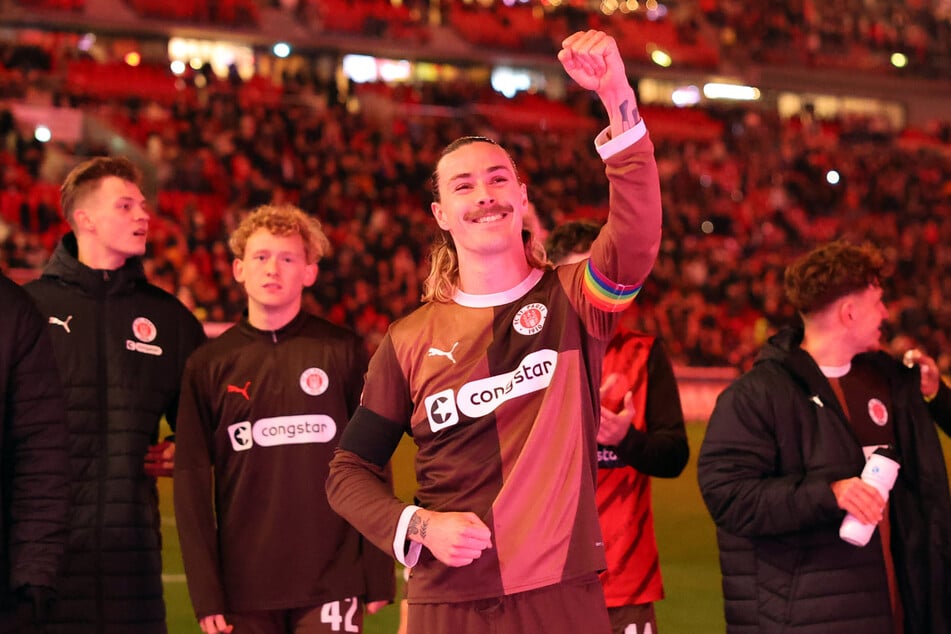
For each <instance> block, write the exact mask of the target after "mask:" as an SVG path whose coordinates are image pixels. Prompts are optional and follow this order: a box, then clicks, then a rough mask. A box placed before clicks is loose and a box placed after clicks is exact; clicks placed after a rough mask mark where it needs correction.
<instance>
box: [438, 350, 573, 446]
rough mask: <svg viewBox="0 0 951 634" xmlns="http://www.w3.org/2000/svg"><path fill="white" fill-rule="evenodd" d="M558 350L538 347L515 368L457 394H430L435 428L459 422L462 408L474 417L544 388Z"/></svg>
mask: <svg viewBox="0 0 951 634" xmlns="http://www.w3.org/2000/svg"><path fill="white" fill-rule="evenodd" d="M557 364H558V353H557V352H556V351H554V350H550V349H545V350H537V351H535V352H533V353H531V354H529V355H526V357H525V358H524V359H522V361H521V362H520V363H519V364H518V366H517V367H516V368H515V369H514V370H512V371H511V372H506V373H505V374H497V375H495V376H490V377H486V378H484V379H479V380H477V381H471V382H469V383H466V384H465V385H463V386H462V387H461V388H459V391H458V392H457V393H456V394H454V393H453V390H443V391H441V392H439V393H437V394H433V395H431V396H428V397H426V399H425V401H424V405H425V407H426V416H427V418H428V419H429V428H430V429H431V430H432V431H433V432H437V431H439V430H441V429H445V428H447V427H451V426H453V425H455V424H457V423H458V422H459V412H462V413H463V414H465V415H466V416H468V417H470V418H479V417H481V416H485V415H487V414H491V413H492V412H494V411H495V410H496V409H497V408H498V407H499V406H500V405H501V404H502V403H505V402H506V401H509V400H511V399H513V398H517V397H519V396H524V395H526V394H531V393H532V392H538V391H540V390H544V389H545V388H547V387H548V386H549V385H550V384H551V377H552V376H553V375H554V372H555V367H556V365H557Z"/></svg>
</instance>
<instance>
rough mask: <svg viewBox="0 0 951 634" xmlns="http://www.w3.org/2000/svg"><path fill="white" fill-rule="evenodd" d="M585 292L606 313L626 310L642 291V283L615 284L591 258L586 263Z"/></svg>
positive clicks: (589, 299)
mask: <svg viewBox="0 0 951 634" xmlns="http://www.w3.org/2000/svg"><path fill="white" fill-rule="evenodd" d="M583 288H584V294H585V296H586V297H587V298H588V301H590V302H591V303H592V304H593V305H594V306H595V307H596V308H598V309H599V310H603V311H604V312H606V313H616V312H619V311H622V310H624V309H625V308H627V307H628V306H630V305H631V304H632V303H633V302H634V298H635V297H637V294H638V293H639V292H640V291H641V285H640V284H639V285H637V286H626V285H624V284H615V283H614V282H612V281H611V280H609V279H608V278H606V277H604V275H602V274H601V272H600V271H598V269H596V268H594V264H592V263H591V260H588V263H587V264H586V265H585V270H584V285H583Z"/></svg>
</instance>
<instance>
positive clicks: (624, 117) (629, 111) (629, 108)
mask: <svg viewBox="0 0 951 634" xmlns="http://www.w3.org/2000/svg"><path fill="white" fill-rule="evenodd" d="M620 110H621V129H622V130H630V129H631V128H633V127H634V126H636V125H637V124H638V122H640V120H641V115H640V113H639V112H638V111H637V104H636V103H634V104H630V105H629V103H628V100H627V99H625V100H624V101H622V102H621V106H620Z"/></svg>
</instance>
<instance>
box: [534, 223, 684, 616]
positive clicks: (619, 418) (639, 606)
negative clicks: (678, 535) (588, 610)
mask: <svg viewBox="0 0 951 634" xmlns="http://www.w3.org/2000/svg"><path fill="white" fill-rule="evenodd" d="M600 230H601V226H600V225H599V224H597V223H595V222H591V221H571V222H566V223H564V224H562V225H559V226H558V227H556V228H555V229H554V231H552V232H551V234H550V235H549V237H548V240H547V242H546V251H547V253H548V257H549V258H550V259H551V261H552V262H553V263H554V264H555V265H564V264H571V263H573V262H579V261H582V260H585V259H587V258H589V257H590V255H591V244H592V243H593V242H594V241H595V239H596V238H597V237H598V233H599V232H600ZM600 393H601V426H600V427H599V429H598V490H597V496H596V498H597V503H598V515H599V517H600V519H601V531H602V533H603V534H604V547H605V556H606V558H607V560H608V568H607V570H605V571H604V572H602V573H601V584H602V585H603V586H604V598H605V602H606V603H607V606H608V614H609V615H610V617H611V627H612V628H613V631H614V634H628V633H630V632H632V631H633V632H637V634H656V633H657V617H656V615H655V612H654V601H658V600H660V599H662V598H663V597H664V588H663V581H662V579H661V573H660V561H659V555H658V552H657V540H656V538H655V536H654V520H653V511H652V509H651V485H650V479H651V477H664V478H674V477H677V476H679V475H680V474H681V472H682V471H683V469H684V467H685V466H686V465H687V459H688V457H689V455H690V449H689V447H688V445H687V432H686V429H685V427H684V414H683V409H682V408H681V406H680V393H679V392H678V390H677V381H676V379H675V377H674V371H673V368H672V366H671V364H670V360H669V359H668V357H667V352H666V351H665V349H664V346H663V344H662V343H661V341H660V340H659V339H657V338H656V337H653V336H652V335H649V334H647V333H642V332H635V331H632V330H628V329H623V328H621V329H619V330H618V332H616V333H615V334H614V336H613V337H612V338H611V342H610V343H609V344H608V349H607V352H606V353H605V357H604V373H603V378H602V380H601V392H600ZM631 628H633V629H631Z"/></svg>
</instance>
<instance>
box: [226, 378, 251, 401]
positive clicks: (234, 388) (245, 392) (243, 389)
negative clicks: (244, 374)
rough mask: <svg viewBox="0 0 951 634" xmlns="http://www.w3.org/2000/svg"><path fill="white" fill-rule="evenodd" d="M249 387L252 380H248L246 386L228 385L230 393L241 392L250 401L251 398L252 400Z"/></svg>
mask: <svg viewBox="0 0 951 634" xmlns="http://www.w3.org/2000/svg"><path fill="white" fill-rule="evenodd" d="M249 387H251V381H247V382H246V383H245V384H244V387H238V386H237V385H229V386H228V394H231V393H235V394H240V395H241V396H243V397H244V400H246V401H250V400H251V397H250V396H248V388H249Z"/></svg>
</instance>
